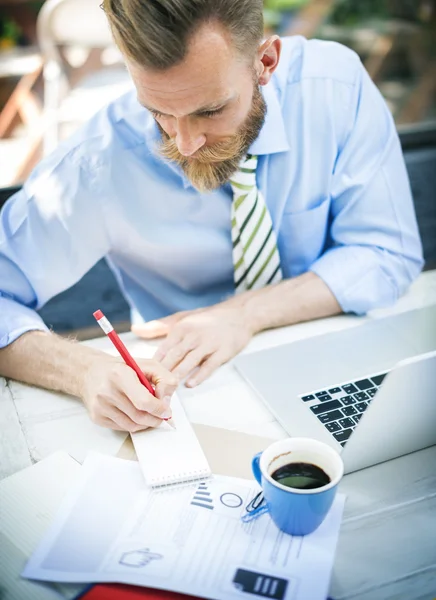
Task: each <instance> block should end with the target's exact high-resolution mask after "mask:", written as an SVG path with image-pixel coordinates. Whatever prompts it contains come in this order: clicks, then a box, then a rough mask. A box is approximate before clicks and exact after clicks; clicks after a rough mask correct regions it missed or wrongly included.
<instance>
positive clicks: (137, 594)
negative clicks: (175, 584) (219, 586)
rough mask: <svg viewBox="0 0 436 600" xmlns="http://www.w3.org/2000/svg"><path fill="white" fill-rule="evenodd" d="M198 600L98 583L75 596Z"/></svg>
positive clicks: (84, 598)
mask: <svg viewBox="0 0 436 600" xmlns="http://www.w3.org/2000/svg"><path fill="white" fill-rule="evenodd" d="M145 598H148V600H199V599H198V597H197V596H186V595H185V594H178V593H176V592H167V591H166V590H153V589H151V588H143V587H136V586H133V585H122V584H117V583H114V584H112V583H100V584H97V585H93V586H92V587H90V588H88V589H87V590H85V591H84V592H82V594H80V595H79V596H77V598H76V600H144V599H145Z"/></svg>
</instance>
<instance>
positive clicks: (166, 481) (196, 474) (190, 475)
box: [151, 469, 211, 488]
mask: <svg viewBox="0 0 436 600" xmlns="http://www.w3.org/2000/svg"><path fill="white" fill-rule="evenodd" d="M210 476H211V473H210V471H208V470H206V469H201V470H199V471H184V472H181V473H177V475H176V476H173V477H168V476H167V477H159V478H155V479H153V480H152V482H151V485H152V487H154V488H165V487H169V486H175V485H177V486H179V485H187V484H192V483H195V482H198V481H202V480H204V479H208V478H209V477H210Z"/></svg>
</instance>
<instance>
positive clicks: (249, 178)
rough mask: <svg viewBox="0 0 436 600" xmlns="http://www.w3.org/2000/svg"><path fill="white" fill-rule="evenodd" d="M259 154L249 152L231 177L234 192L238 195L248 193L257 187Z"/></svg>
mask: <svg viewBox="0 0 436 600" xmlns="http://www.w3.org/2000/svg"><path fill="white" fill-rule="evenodd" d="M256 167H257V156H252V155H251V154H247V156H245V157H244V158H243V159H242V160H241V162H240V164H239V168H238V170H237V171H236V173H235V174H234V175H233V176H232V178H231V179H230V185H231V186H232V190H233V193H234V194H235V195H237V196H240V195H241V194H248V193H249V192H250V191H251V190H252V189H254V188H255V187H256Z"/></svg>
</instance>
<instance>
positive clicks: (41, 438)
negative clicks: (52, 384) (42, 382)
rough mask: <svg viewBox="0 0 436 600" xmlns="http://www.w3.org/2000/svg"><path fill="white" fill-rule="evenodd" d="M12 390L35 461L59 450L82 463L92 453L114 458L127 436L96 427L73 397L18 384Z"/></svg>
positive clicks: (12, 383)
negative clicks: (95, 452)
mask: <svg viewBox="0 0 436 600" xmlns="http://www.w3.org/2000/svg"><path fill="white" fill-rule="evenodd" d="M10 389H11V393H12V396H13V399H14V403H15V407H16V410H17V414H18V418H19V420H20V423H21V428H22V430H23V434H24V437H25V438H26V442H27V445H28V447H29V452H30V455H31V457H32V459H33V460H34V461H39V460H41V459H43V458H45V457H47V456H50V454H52V453H54V452H57V451H59V450H64V451H66V452H67V453H68V454H69V455H70V456H72V457H73V458H74V459H76V460H77V461H79V462H83V461H84V460H85V457H86V456H87V454H88V452H90V451H92V450H94V451H98V452H103V453H105V454H106V453H107V454H112V455H115V454H116V453H117V452H118V451H119V449H120V448H121V446H122V445H123V443H124V441H125V439H126V437H127V435H128V434H127V433H125V432H122V431H112V430H111V429H107V428H105V427H100V426H99V425H96V424H95V423H93V422H92V421H91V419H90V417H89V414H88V411H87V410H86V408H85V407H84V405H83V403H82V402H81V401H80V400H78V399H77V398H73V397H72V396H68V395H66V394H59V393H56V392H49V391H47V390H43V389H40V388H36V387H31V386H28V385H25V384H23V383H18V382H16V381H11V382H10Z"/></svg>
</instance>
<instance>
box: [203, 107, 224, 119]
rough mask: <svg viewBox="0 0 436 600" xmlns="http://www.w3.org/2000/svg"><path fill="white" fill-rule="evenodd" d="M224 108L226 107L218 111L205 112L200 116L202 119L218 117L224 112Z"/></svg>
mask: <svg viewBox="0 0 436 600" xmlns="http://www.w3.org/2000/svg"><path fill="white" fill-rule="evenodd" d="M224 108H225V107H224V106H223V107H222V108H218V109H217V110H205V111H204V112H202V113H201V114H200V117H216V116H218V115H220V114H221V113H222V112H223V110H224Z"/></svg>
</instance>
